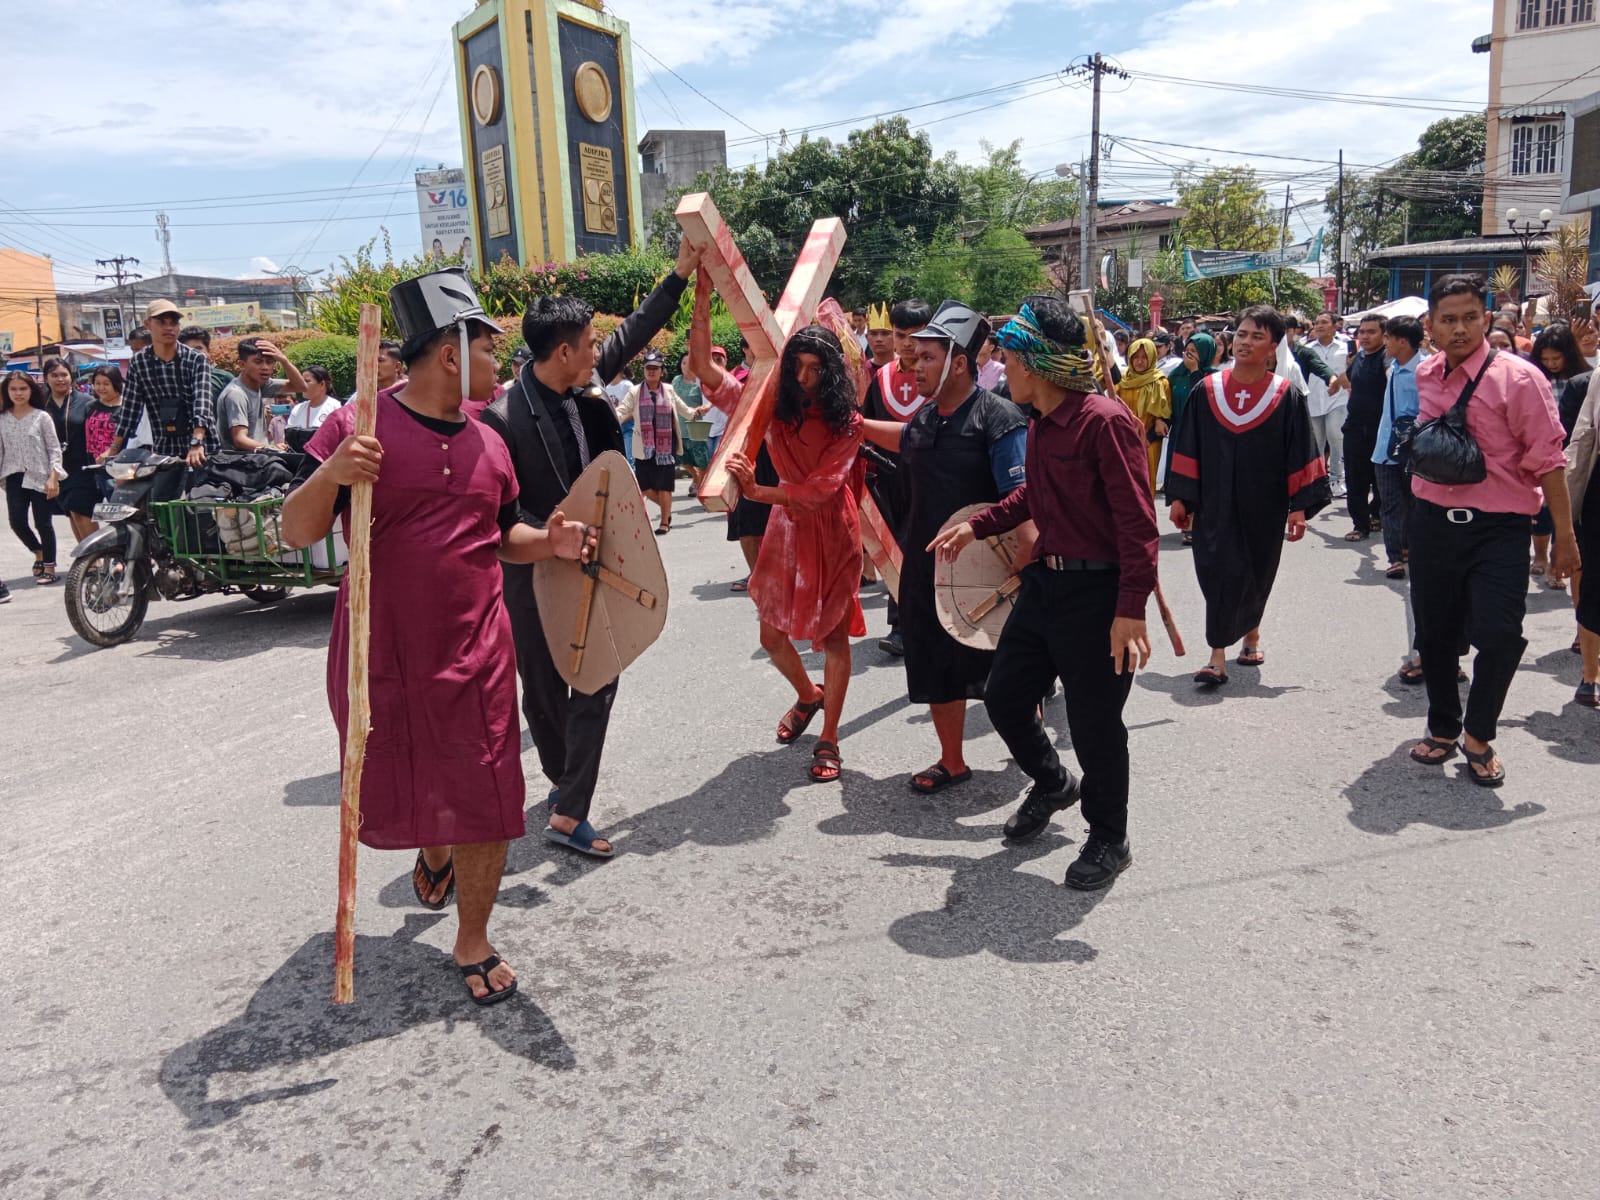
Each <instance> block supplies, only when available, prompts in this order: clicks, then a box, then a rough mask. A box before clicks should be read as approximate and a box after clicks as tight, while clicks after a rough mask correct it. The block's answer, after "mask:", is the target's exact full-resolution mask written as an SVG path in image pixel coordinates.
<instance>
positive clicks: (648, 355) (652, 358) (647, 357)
mask: <svg viewBox="0 0 1600 1200" xmlns="http://www.w3.org/2000/svg"><path fill="white" fill-rule="evenodd" d="M644 365H645V366H647V367H664V366H666V365H667V358H666V355H664V354H662V353H661V351H659V350H646V351H645V352H644Z"/></svg>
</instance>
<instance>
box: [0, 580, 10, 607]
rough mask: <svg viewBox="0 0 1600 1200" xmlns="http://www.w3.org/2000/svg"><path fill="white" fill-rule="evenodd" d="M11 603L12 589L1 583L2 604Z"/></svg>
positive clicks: (0, 596)
mask: <svg viewBox="0 0 1600 1200" xmlns="http://www.w3.org/2000/svg"><path fill="white" fill-rule="evenodd" d="M10 603H11V589H10V588H8V587H7V586H6V585H5V584H3V583H0V604H10Z"/></svg>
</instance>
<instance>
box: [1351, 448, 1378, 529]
mask: <svg viewBox="0 0 1600 1200" xmlns="http://www.w3.org/2000/svg"><path fill="white" fill-rule="evenodd" d="M1377 445H1378V431H1377V430H1376V429H1370V430H1369V429H1353V428H1351V427H1350V426H1348V425H1347V426H1345V431H1344V486H1345V501H1344V502H1345V507H1346V508H1348V509H1349V510H1350V523H1351V524H1352V525H1353V526H1355V528H1356V530H1357V532H1359V533H1371V532H1372V518H1373V516H1374V514H1376V513H1377V512H1378V510H1379V500H1378V474H1377V467H1376V465H1375V464H1374V463H1373V461H1372V452H1373V450H1374V449H1376V448H1377Z"/></svg>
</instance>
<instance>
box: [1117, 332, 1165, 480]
mask: <svg viewBox="0 0 1600 1200" xmlns="http://www.w3.org/2000/svg"><path fill="white" fill-rule="evenodd" d="M1158 358H1159V356H1158V355H1157V354H1156V344H1155V342H1153V341H1151V340H1150V339H1149V338H1140V339H1139V340H1138V341H1136V342H1134V343H1133V345H1132V346H1130V347H1128V369H1127V371H1125V372H1124V373H1123V376H1122V382H1121V383H1119V384H1117V395H1119V396H1121V397H1122V402H1123V403H1124V404H1126V405H1127V406H1128V407H1129V408H1130V409H1132V410H1133V415H1134V416H1136V417H1138V418H1139V421H1140V423H1141V424H1143V425H1144V441H1145V455H1146V457H1147V458H1148V459H1149V462H1150V495H1151V497H1152V498H1153V497H1154V496H1155V494H1156V471H1157V469H1158V468H1159V466H1160V465H1161V439H1162V438H1164V437H1166V436H1167V429H1168V422H1169V421H1170V420H1171V419H1172V385H1171V384H1170V383H1169V382H1168V380H1167V377H1166V375H1165V374H1163V373H1162V372H1161V370H1160V368H1158V367H1157V366H1156V362H1157V361H1158Z"/></svg>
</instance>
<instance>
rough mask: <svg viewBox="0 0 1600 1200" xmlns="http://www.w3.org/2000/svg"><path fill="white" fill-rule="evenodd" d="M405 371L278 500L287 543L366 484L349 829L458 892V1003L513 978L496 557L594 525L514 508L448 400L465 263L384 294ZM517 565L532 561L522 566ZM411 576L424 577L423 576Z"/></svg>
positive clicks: (506, 475)
mask: <svg viewBox="0 0 1600 1200" xmlns="http://www.w3.org/2000/svg"><path fill="white" fill-rule="evenodd" d="M389 301H390V306H391V308H392V310H393V312H394V318H395V322H396V323H397V324H398V325H399V326H400V332H401V334H402V335H403V337H404V339H405V340H404V343H403V346H402V349H401V354H402V357H403V358H404V361H405V363H406V366H407V369H408V377H407V378H406V379H405V380H404V381H403V382H401V383H398V384H396V385H395V386H394V387H391V388H388V389H386V390H385V391H382V392H380V393H379V394H378V397H377V401H376V404H377V423H376V427H375V429H374V433H373V436H370V437H358V436H356V433H355V429H356V406H354V405H348V406H346V407H344V408H341V409H339V410H338V411H337V412H335V413H333V414H332V415H331V416H330V417H328V419H327V420H326V421H324V422H323V423H322V426H321V427H320V428H319V429H318V430H317V432H316V433H315V434H314V435H313V436H312V438H311V441H310V443H309V444H308V445H307V447H306V453H307V455H308V456H309V458H310V459H311V460H312V462H313V463H315V464H317V465H316V467H315V469H314V470H313V471H312V472H311V473H310V475H309V476H308V477H307V478H306V479H305V480H304V481H303V482H302V483H301V484H300V486H299V487H297V488H296V489H295V490H294V491H293V492H291V493H290V495H289V497H288V499H287V500H285V501H284V505H283V521H282V525H283V536H284V540H285V541H286V542H287V543H288V545H290V546H291V547H305V546H310V545H313V544H315V543H316V542H319V541H320V540H321V539H323V538H324V537H326V536H327V535H328V534H329V532H330V531H331V530H332V528H333V526H334V523H335V521H337V520H340V519H341V518H342V520H343V521H344V524H345V525H346V527H347V528H346V536H347V537H348V536H349V531H348V525H349V519H350V515H349V504H350V490H351V488H352V487H353V486H354V485H355V484H357V483H370V484H371V485H372V579H371V591H370V604H371V649H370V651H369V663H370V665H369V689H370V695H371V705H372V728H371V732H370V733H369V734H368V737H367V750H366V763H365V766H364V768H363V770H362V776H361V833H360V837H361V842H362V844H363V845H366V846H370V847H372V848H374V849H379V850H401V849H407V850H409V849H416V850H417V859H416V863H415V866H414V867H413V870H412V879H411V883H412V888H413V889H414V890H415V892H416V895H417V899H418V901H419V902H420V903H422V904H423V905H425V906H426V907H428V908H433V909H440V908H443V907H444V906H445V904H446V903H448V902H449V899H450V896H451V893H452V892H454V894H455V896H456V916H457V922H456V940H455V947H454V955H455V962H456V965H457V967H459V968H460V971H461V974H462V976H463V977H464V979H465V982H466V986H467V989H468V991H469V992H470V993H471V997H472V999H473V1001H474V1003H477V1004H494V1003H497V1002H499V1001H501V1000H504V999H506V998H507V997H509V996H510V995H511V994H512V993H513V992H515V991H516V988H517V980H516V972H515V971H514V970H513V969H512V968H511V966H510V964H509V963H507V962H505V961H504V960H503V959H502V958H501V957H500V956H499V955H498V954H496V953H495V950H494V947H493V945H491V943H490V941H489V929H488V926H489V916H490V912H491V910H492V909H493V907H494V901H495V896H496V894H497V893H498V892H499V888H500V877H501V873H502V871H503V869H504V866H505V857H506V845H507V843H508V841H509V840H510V839H512V838H519V837H521V836H522V834H523V830H524V825H523V815H522V810H523V803H524V800H525V798H526V792H525V786H524V781H523V775H522V732H521V729H520V728H519V725H518V722H517V681H516V675H515V665H516V659H515V653H514V648H513V645H512V640H511V622H510V618H509V617H508V616H507V614H506V610H505V607H504V605H503V604H502V603H501V575H500V563H501V562H506V563H518V564H527V563H532V562H535V561H537V560H540V559H545V558H550V557H555V556H559V557H562V558H567V559H573V560H583V559H586V558H587V556H588V555H589V554H590V553H592V552H593V550H594V548H595V540H594V536H593V532H592V531H591V530H588V529H586V528H585V527H584V526H583V524H582V523H580V522H573V521H568V520H567V519H566V518H565V517H564V516H563V515H562V514H561V513H559V512H557V513H554V514H552V515H551V517H550V519H549V521H547V522H546V523H545V525H544V528H542V529H536V528H534V527H533V526H531V525H528V524H526V523H524V522H523V521H522V520H521V519H520V512H519V508H518V504H517V479H516V475H515V473H514V472H513V470H512V465H511V456H510V454H509V453H508V452H507V451H506V447H505V444H504V443H503V442H502V441H501V440H500V439H499V438H498V437H495V436H494V435H493V434H491V433H490V432H489V431H488V430H487V429H485V428H484V427H483V426H482V425H481V424H480V423H479V422H477V421H473V420H470V419H468V418H467V416H466V415H465V414H464V413H463V412H462V411H461V405H462V402H463V401H464V400H467V399H471V398H476V399H479V400H482V399H486V398H487V397H488V395H489V393H490V392H492V391H493V390H494V385H495V377H496V374H497V363H496V361H495V356H494V342H495V335H496V334H497V333H499V332H500V329H499V326H497V325H496V324H495V323H494V322H493V321H491V320H489V318H488V317H487V316H486V315H485V314H484V311H483V308H482V306H481V305H480V304H479V303H478V298H477V296H476V295H475V294H474V293H473V290H472V286H471V284H470V283H469V282H468V281H467V277H466V274H465V272H463V271H461V270H459V269H455V270H445V271H434V272H430V273H429V274H426V275H420V276H418V277H416V278H415V279H410V280H407V281H405V282H403V283H400V284H398V285H396V286H395V287H394V288H391V289H390V291H389ZM523 571H524V573H526V574H532V572H531V571H529V570H528V569H527V567H526V566H524V567H523ZM424 581H425V583H424ZM349 585H350V577H349V576H346V577H345V580H344V582H343V583H342V584H341V585H340V588H339V600H338V607H337V608H336V609H335V612H334V624H333V635H332V637H331V639H330V641H329V643H328V701H329V706H330V707H331V708H332V710H333V717H334V722H335V724H337V725H338V727H339V735H340V742H341V745H342V743H343V740H344V737H345V735H346V733H347V729H348V723H349V715H350V714H349V710H348V691H349V682H348V671H349V666H348V656H349V650H350V643H349V638H350V631H349Z"/></svg>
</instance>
